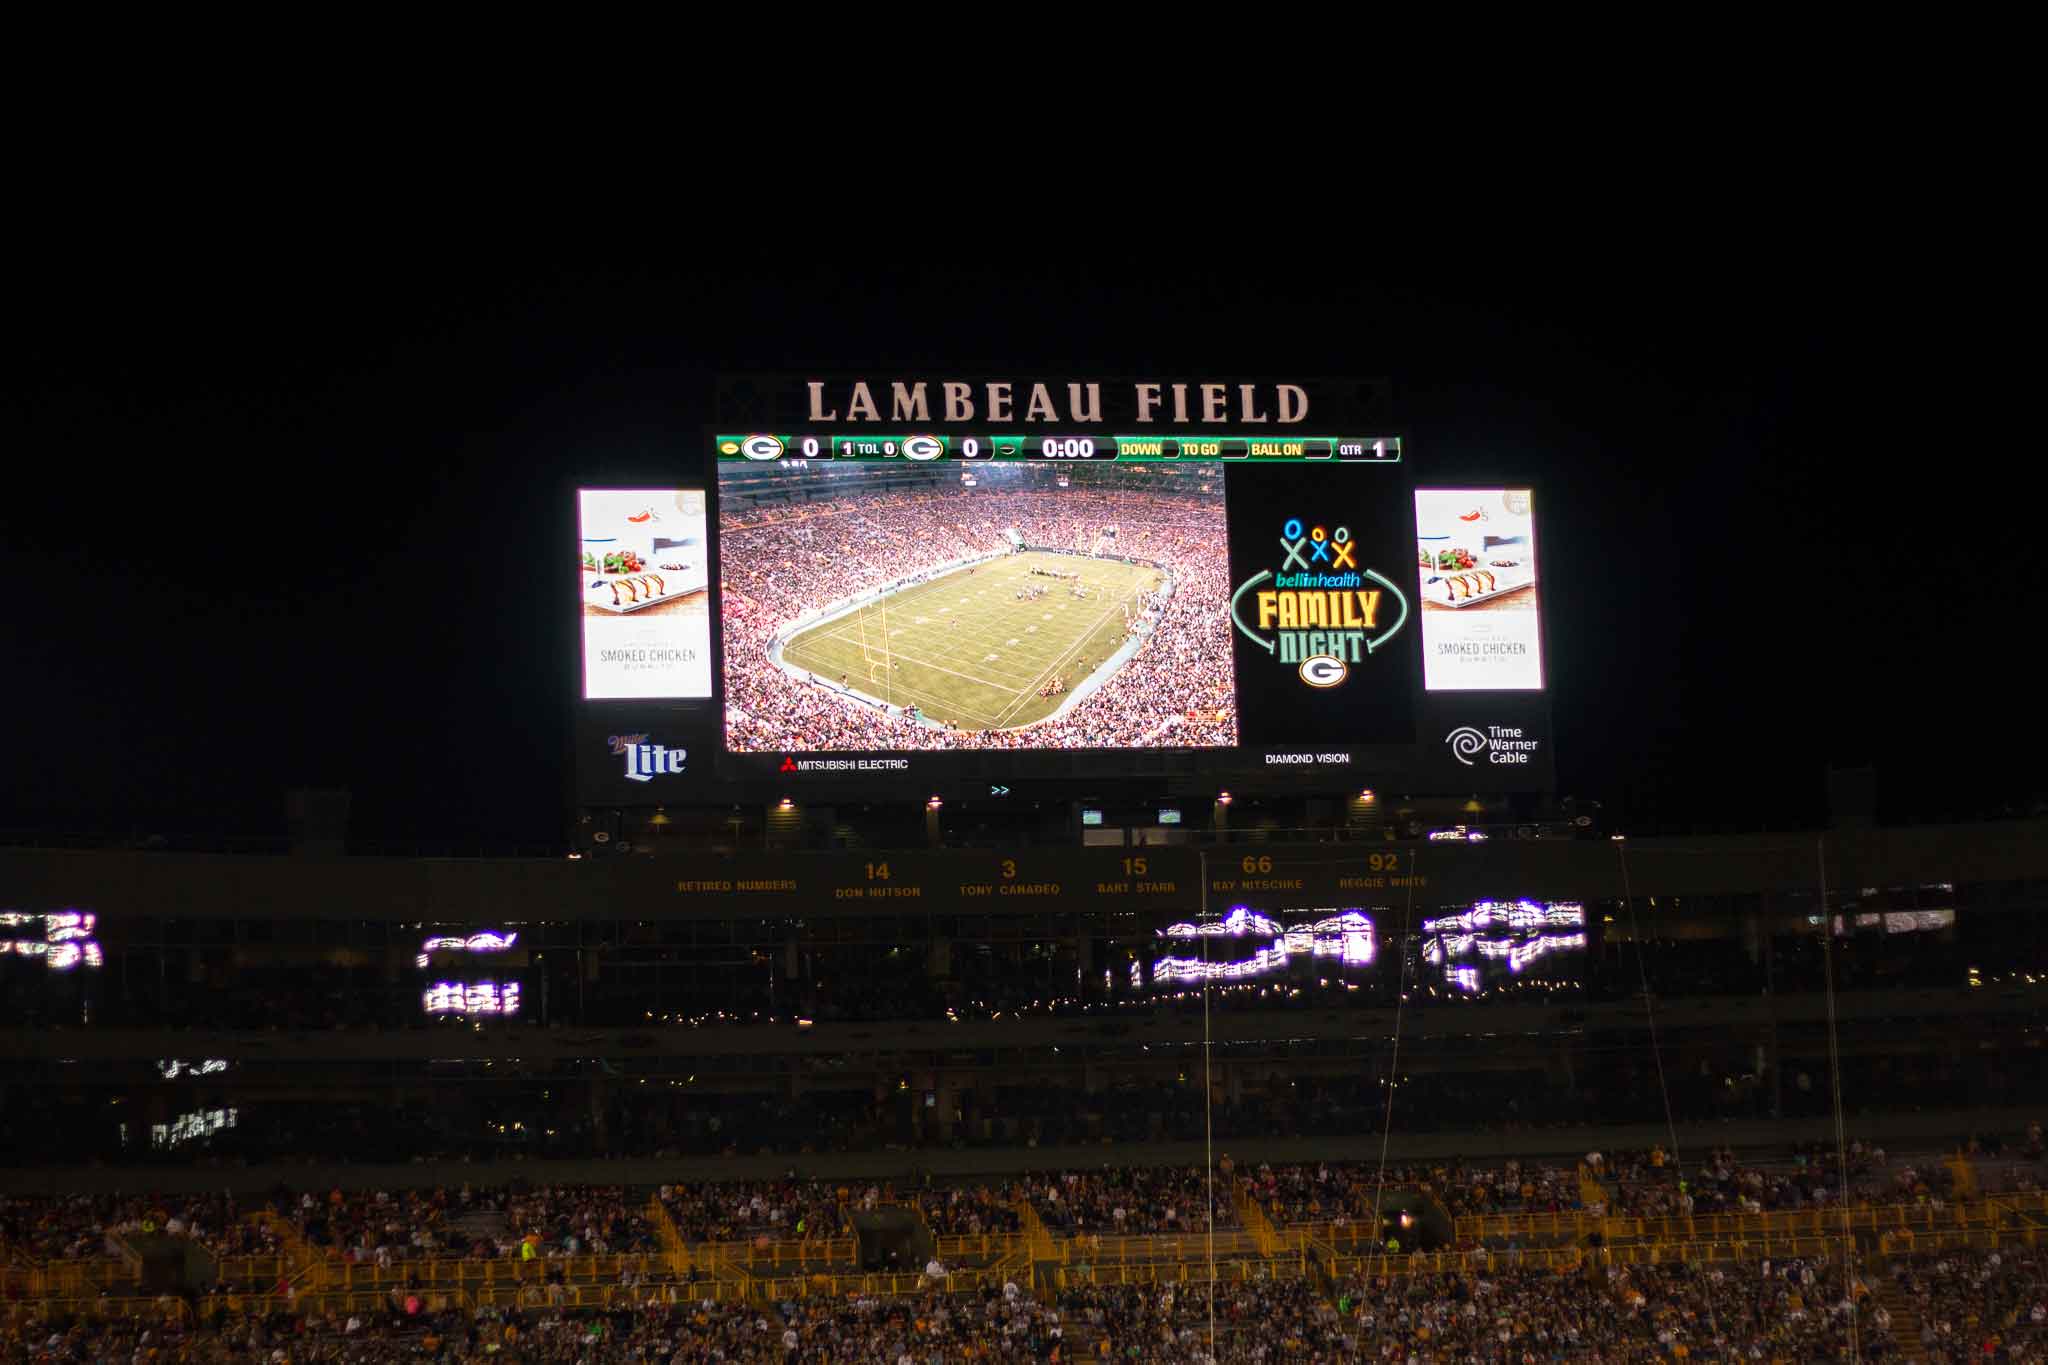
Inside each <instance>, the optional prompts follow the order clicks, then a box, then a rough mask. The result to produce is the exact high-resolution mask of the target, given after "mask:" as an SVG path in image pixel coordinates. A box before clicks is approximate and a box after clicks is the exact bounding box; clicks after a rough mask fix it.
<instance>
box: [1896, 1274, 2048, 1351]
mask: <svg viewBox="0 0 2048 1365" xmlns="http://www.w3.org/2000/svg"><path fill="white" fill-rule="evenodd" d="M1892 1275H1893V1278H1894V1279H1895V1280H1896V1281H1897V1283H1898V1285H1899V1287H1900V1288H1901V1289H1902V1290H1904V1291H1905V1293H1906V1295H1907V1297H1908V1299H1909V1300H1910V1301H1911V1302H1912V1303H1913V1305H1914V1307H1915V1309H1916V1310H1917V1311H1918V1313H1919V1315H1920V1342H1921V1346H1922V1347H1923V1349H1924V1350H1925V1351H1926V1355H1927V1359H1928V1361H1929V1362H1930V1365H1962V1362H1964V1361H1981V1360H2010V1361H2041V1360H2048V1253H2044V1252H2043V1251H2042V1250H2040V1249H2039V1248H2032V1247H2014V1248H2008V1249H2005V1250H2002V1251H1950V1252H1944V1253H1942V1254H1940V1255H1938V1256H1934V1257H1926V1258H1921V1259H1917V1260H1901V1261H1899V1262H1896V1263H1895V1264H1894V1265H1893V1267H1892ZM2001 1352H2003V1354H2000V1353H2001Z"/></svg>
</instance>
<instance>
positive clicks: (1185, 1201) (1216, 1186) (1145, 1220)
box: [1024, 1166, 1238, 1237]
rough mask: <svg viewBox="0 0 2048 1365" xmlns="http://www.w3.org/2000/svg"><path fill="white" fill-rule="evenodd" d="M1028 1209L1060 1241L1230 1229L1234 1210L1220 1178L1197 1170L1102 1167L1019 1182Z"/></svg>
mask: <svg viewBox="0 0 2048 1365" xmlns="http://www.w3.org/2000/svg"><path fill="white" fill-rule="evenodd" d="M1024 1185H1025V1188H1026V1190H1027V1191H1028V1192H1029V1194H1030V1198H1031V1206H1032V1207H1033V1208H1035V1209H1037V1210H1038V1215H1039V1217H1041V1218H1043V1219H1044V1220H1045V1224H1046V1226H1047V1227H1048V1228H1050V1229H1052V1230H1053V1231H1054V1232H1056V1233H1059V1234H1061V1235H1063V1236H1070V1237H1089V1236H1092V1237H1102V1236H1118V1235H1125V1234H1131V1235H1135V1234H1147V1235H1159V1234H1168V1233H1196V1232H1204V1231H1207V1230H1208V1228H1209V1227H1210V1225H1211V1224H1210V1217H1211V1211H1212V1210H1213V1213H1214V1220H1215V1222H1214V1225H1215V1226H1216V1227H1219V1228H1220V1227H1235V1226H1236V1225H1237V1221H1238V1220H1237V1210H1236V1208H1235V1207H1234V1206H1233V1204H1232V1202H1231V1198H1230V1187H1229V1183H1228V1181H1227V1179H1226V1178H1224V1177H1221V1176H1219V1177H1218V1178H1216V1179H1215V1180H1211V1179H1210V1178H1209V1173H1208V1172H1206V1171H1204V1170H1203V1169H1202V1168H1201V1167H1199V1166H1159V1167H1128V1166H1105V1167H1103V1168H1101V1169H1100V1170H1096V1171H1056V1172H1053V1173H1052V1174H1050V1175H1039V1176H1027V1177H1025V1180H1024Z"/></svg>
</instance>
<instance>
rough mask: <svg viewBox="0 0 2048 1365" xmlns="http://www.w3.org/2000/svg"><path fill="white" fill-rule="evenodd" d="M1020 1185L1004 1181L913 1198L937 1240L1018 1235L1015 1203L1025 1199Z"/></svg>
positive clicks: (927, 1192) (921, 1193) (1019, 1224)
mask: <svg viewBox="0 0 2048 1365" xmlns="http://www.w3.org/2000/svg"><path fill="white" fill-rule="evenodd" d="M1025 1193H1026V1192H1025V1187H1024V1186H1023V1185H1022V1184H1020V1183H1014V1182H1010V1181H1003V1182H1000V1183H991V1184H987V1185H970V1186H965V1187H955V1188H952V1189H946V1190H921V1191H919V1192H918V1193H917V1194H916V1196H915V1197H914V1198H915V1202H916V1204H917V1211H918V1212H919V1213H920V1214H921V1215H923V1217H924V1221H925V1226H927V1227H929V1228H930V1229H931V1230H932V1233H933V1234H934V1235H935V1236H939V1237H980V1236H983V1235H988V1234H999V1233H1009V1232H1020V1231H1022V1230H1023V1224H1022V1222H1021V1221H1020V1220H1019V1218H1018V1216H1017V1204H1018V1203H1019V1202H1020V1201H1021V1200H1023V1199H1024V1198H1025Z"/></svg>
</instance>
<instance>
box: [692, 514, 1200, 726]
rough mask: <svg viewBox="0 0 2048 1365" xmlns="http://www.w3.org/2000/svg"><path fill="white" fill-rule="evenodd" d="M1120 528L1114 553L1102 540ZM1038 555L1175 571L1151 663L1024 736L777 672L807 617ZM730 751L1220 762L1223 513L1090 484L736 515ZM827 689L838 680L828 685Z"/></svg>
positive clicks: (1147, 634) (727, 525)
mask: <svg viewBox="0 0 2048 1365" xmlns="http://www.w3.org/2000/svg"><path fill="white" fill-rule="evenodd" d="M1112 526H1114V527H1116V528H1117V535H1116V538H1115V539H1114V541H1113V542H1108V541H1105V538H1104V535H1103V532H1104V531H1105V530H1106V529H1107V528H1109V527H1112ZM1008 529H1015V530H1016V531H1018V532H1019V534H1020V535H1021V536H1022V538H1023V540H1024V542H1025V543H1026V544H1027V545H1031V546H1039V547H1047V548H1061V549H1074V550H1077V551H1078V552H1080V553H1090V552H1094V551H1095V550H1096V549H1097V547H1098V546H1102V545H1104V544H1108V545H1110V548H1109V549H1107V550H1106V551H1104V552H1105V553H1111V554H1115V555H1118V556H1121V557H1128V558H1133V559H1142V560H1147V561H1150V562H1152V563H1155V564H1159V565H1161V566H1163V567H1164V568H1165V569H1166V570H1167V572H1168V574H1169V575H1170V577H1171V583H1170V585H1169V586H1168V587H1167V588H1166V589H1164V590H1163V591H1162V594H1160V595H1159V596H1158V598H1155V600H1154V601H1153V602H1152V603H1151V605H1150V608H1149V620H1148V621H1147V623H1146V624H1145V625H1144V626H1143V628H1142V639H1141V641H1140V643H1139V644H1138V647H1137V649H1136V652H1135V653H1134V654H1133V655H1132V656H1131V657H1130V658H1129V659H1128V660H1127V661H1126V662H1125V663H1124V664H1123V665H1122V666H1121V667H1120V668H1119V669H1118V670H1117V672H1116V674H1115V675H1114V676H1113V677H1111V678H1109V679H1107V680H1106V681H1105V682H1104V684H1103V685H1102V686H1101V687H1100V688H1098V689H1097V690H1096V691H1095V692H1093V693H1092V694H1091V695H1089V696H1088V697H1086V698H1084V699H1083V700H1081V701H1080V702H1078V703H1076V704H1073V705H1071V706H1069V708H1068V709H1067V710H1065V711H1064V712H1062V713H1061V714H1060V715H1058V716H1057V717H1055V718H1052V719H1048V720H1045V721H1042V722H1039V723H1038V724H1036V725H1032V726H1029V727H1026V728H1024V729H1019V730H994V729H991V730H978V731H974V730H969V731H963V730H955V729H941V728H935V727H933V726H931V725H927V724H922V723H920V722H919V721H917V720H915V719H913V718H911V717H910V716H909V715H907V714H906V713H904V712H902V711H898V710H895V709H890V708H878V707H876V706H874V705H872V704H870V703H866V702H863V701H861V700H859V699H857V698H853V697H849V696H847V695H845V694H844V693H842V692H840V691H838V690H836V688H835V687H832V686H816V685H812V684H809V683H807V682H802V681H799V680H798V679H796V678H795V677H794V676H792V675H791V674H790V673H788V672H786V671H784V670H783V669H782V668H781V667H779V666H778V665H777V664H776V663H775V662H774V661H773V659H772V658H771V657H770V649H771V647H772V646H773V644H774V642H775V640H776V638H777V636H778V635H780V634H782V633H783V632H785V631H786V630H788V629H789V627H791V626H792V625H793V624H795V623H796V622H798V621H799V620H800V619H802V618H803V617H804V616H805V615H806V614H808V613H812V612H816V611H819V610H821V609H823V608H825V607H828V606H830V605H831V604H833V603H835V602H839V601H844V600H846V599H848V598H851V597H855V596H858V595H860V594H862V593H865V592H870V591H873V590H875V589H878V588H883V587H887V586H891V585H894V584H898V583H906V582H911V581H914V580H918V579H920V578H922V577H923V576H925V575H927V574H929V573H932V572H935V571H937V570H939V569H941V568H943V567H944V566H946V565H949V564H953V563H957V562H959V561H962V560H966V559H972V558H979V557H982V556H987V555H992V554H1001V553H1007V552H1009V550H1010V549H1011V545H1010V542H1009V541H1008V539H1006V537H1005V536H1004V534H1003V533H1004V532H1005V530H1008ZM719 534H720V538H721V554H720V559H721V562H722V564H723V566H724V567H723V569H722V570H721V582H722V584H723V601H724V608H723V610H724V639H725V686H726V739H727V744H728V746H729V747H731V748H733V749H736V750H790V749H795V750H889V749H935V748H945V749H961V748H974V749H988V748H1068V749H1083V748H1120V747H1141V746H1146V745H1154V746H1166V747H1206V746H1215V745H1229V744H1235V743H1236V742H1237V709H1236V694H1235V689H1234V684H1233V681H1232V666H1231V644H1230V633H1229V632H1230V626H1229V620H1228V613H1227V609H1226V608H1227V604H1228V601H1229V595H1230V584H1229V557H1228V536H1227V531H1226V528H1225V524H1224V517H1223V504H1222V501H1221V500H1220V499H1204V498H1193V497H1188V498H1182V497H1169V496H1162V495H1160V494H1157V493H1118V492H1110V491H1105V490H1101V489H1097V488H1092V487H1088V486H1085V485H1082V484H1076V485H1075V486H1074V487H1073V488H1071V489H1066V490H1059V489H1054V488H1051V487H1046V488H1043V489H1037V490H1030V491H1016V490H1009V489H1006V490H1004V491H1003V492H1002V493H1001V494H999V495H998V494H996V493H994V492H992V491H990V492H984V493H980V494H977V493H974V492H969V491H964V490H963V491H961V492H958V493H930V494H917V495H912V494H886V495H881V496H875V497H866V498H855V499H846V500H841V501H837V502H829V503H807V504H803V505H801V506H798V507H787V508H760V507H741V506H738V505H733V506H729V507H727V508H726V509H725V510H724V511H723V512H722V513H721V518H720V530H719ZM826 681H827V683H828V684H829V683H836V681H837V680H834V679H827V680H826Z"/></svg>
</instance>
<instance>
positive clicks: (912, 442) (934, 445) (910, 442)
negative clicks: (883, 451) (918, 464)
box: [903, 436, 946, 460]
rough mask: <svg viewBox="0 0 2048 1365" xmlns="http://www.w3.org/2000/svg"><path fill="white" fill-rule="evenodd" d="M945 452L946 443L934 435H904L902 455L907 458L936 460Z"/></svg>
mask: <svg viewBox="0 0 2048 1365" xmlns="http://www.w3.org/2000/svg"><path fill="white" fill-rule="evenodd" d="M945 453H946V443H945V442H944V441H941V440H940V439H939V438H938V437H936V436H906V437H904V438H903V457H904V458H905V459H907V460H936V459H938V458H939V456H941V455H943V454H945Z"/></svg>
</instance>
